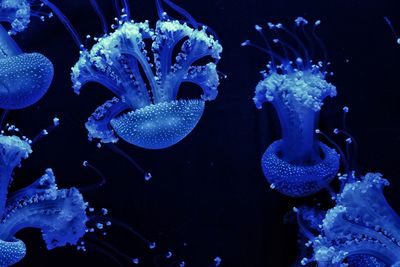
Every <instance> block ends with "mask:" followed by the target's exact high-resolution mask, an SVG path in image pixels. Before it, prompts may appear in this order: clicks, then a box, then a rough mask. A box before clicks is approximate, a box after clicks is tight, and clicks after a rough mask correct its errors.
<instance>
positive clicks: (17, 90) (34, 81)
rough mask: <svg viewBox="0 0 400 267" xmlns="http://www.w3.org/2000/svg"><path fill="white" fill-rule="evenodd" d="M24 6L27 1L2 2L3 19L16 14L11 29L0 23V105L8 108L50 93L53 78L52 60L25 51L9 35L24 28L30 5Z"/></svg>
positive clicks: (0, 7)
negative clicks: (48, 91)
mask: <svg viewBox="0 0 400 267" xmlns="http://www.w3.org/2000/svg"><path fill="white" fill-rule="evenodd" d="M25 5H26V1H12V0H3V1H2V2H0V22H4V21H11V19H10V17H12V14H14V15H15V16H17V18H16V19H15V20H13V21H12V23H11V25H12V30H10V31H9V32H7V31H6V30H5V29H4V27H3V26H1V25H0V51H1V52H0V108H2V109H6V110H9V109H21V108H25V107H27V106H30V105H32V104H34V103H36V102H37V101H39V99H41V98H42V97H43V95H44V94H45V93H46V92H47V90H48V89H49V87H50V84H51V81H52V79H53V72H54V70H53V64H52V63H51V62H50V60H49V59H47V58H46V57H45V56H43V55H42V54H39V53H24V52H23V51H21V49H20V48H19V46H18V45H17V44H16V43H15V42H14V40H13V39H12V38H11V36H10V34H11V33H15V32H16V31H17V29H18V30H22V29H23V28H24V27H25V24H24V23H22V22H21V21H20V20H19V19H21V20H22V17H23V15H24V14H25V12H28V13H29V5H28V7H27V9H26V6H25ZM28 18H29V17H28ZM28 21H29V19H28ZM18 25H19V26H20V27H18ZM22 25H24V27H22ZM13 29H14V30H13Z"/></svg>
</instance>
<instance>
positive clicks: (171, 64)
mask: <svg viewBox="0 0 400 267" xmlns="http://www.w3.org/2000/svg"><path fill="white" fill-rule="evenodd" d="M44 2H46V4H47V5H48V6H49V7H52V8H53V11H54V12H55V13H56V14H57V15H58V16H59V17H60V19H62V20H64V22H65V21H66V18H65V16H64V15H63V14H62V13H60V12H59V10H58V9H56V8H54V5H53V6H52V5H51V4H50V5H49V3H48V1H44ZM93 3H94V2H93ZM166 3H168V4H169V5H170V6H171V7H172V8H174V9H175V10H177V8H178V7H177V6H176V5H175V4H172V3H171V2H170V1H166ZM94 6H95V7H98V6H97V5H96V4H95V3H94ZM157 6H158V11H159V18H160V19H159V21H157V23H156V26H155V29H152V28H151V27H150V26H149V23H148V22H147V21H146V22H143V23H139V22H134V21H132V20H129V19H128V18H129V16H130V15H129V13H128V12H125V13H124V14H123V15H122V16H121V17H120V18H119V20H118V22H117V24H115V25H113V27H112V28H113V29H114V31H113V32H111V33H107V32H106V31H107V29H106V28H105V29H104V31H105V34H104V36H102V37H99V38H94V41H95V44H94V45H93V47H92V48H91V49H90V50H87V49H85V48H84V46H83V45H82V44H81V42H80V41H79V38H77V36H78V35H77V34H76V33H75V32H74V30H73V29H72V27H71V26H70V25H69V26H67V28H68V29H69V30H70V32H71V33H72V35H73V36H74V39H75V41H76V42H77V44H78V45H79V47H80V48H81V49H82V50H81V52H80V58H79V60H78V62H77V63H76V64H75V66H74V67H73V68H72V82H73V87H74V90H75V92H76V93H78V94H79V92H80V90H81V88H82V86H83V85H85V84H86V83H88V82H96V83H99V84H101V85H103V86H104V87H106V88H107V89H109V90H111V91H112V92H113V93H114V94H115V95H116V97H115V98H113V99H112V100H109V101H107V102H106V103H105V104H103V105H102V106H101V107H99V108H98V109H97V110H96V111H95V112H94V113H93V115H92V116H91V117H90V118H89V120H88V122H87V123H86V128H87V129H88V131H89V139H90V140H91V139H99V140H100V141H101V142H103V143H110V142H112V143H115V142H117V141H118V137H121V138H122V139H124V140H125V141H127V142H129V143H131V144H134V145H136V146H140V147H143V148H148V149H161V148H166V147H169V146H172V145H174V144H176V143H177V142H179V141H180V140H182V139H183V138H184V137H185V136H187V135H188V134H189V133H190V132H191V131H192V130H193V128H194V127H195V126H196V124H197V123H198V121H199V120H200V118H201V116H202V114H203V111H204V106H205V101H209V100H213V99H215V97H216V96H217V93H218V91H217V87H218V85H219V77H218V72H217V70H216V63H217V62H218V60H219V59H220V55H221V52H222V46H221V45H220V44H219V42H218V40H216V38H215V37H214V36H213V35H212V34H210V33H209V31H208V28H207V27H206V26H202V24H200V23H197V22H195V21H194V19H193V18H192V17H191V16H190V15H188V14H187V12H185V11H183V10H181V9H179V11H180V12H181V13H182V15H183V16H186V17H188V16H189V18H188V20H189V21H188V22H187V23H185V22H181V21H178V20H174V19H170V18H169V17H168V15H166V13H165V12H164V10H163V9H162V5H161V3H160V2H159V1H158V2H157ZM124 10H125V11H128V10H129V5H127V4H126V3H125V7H124ZM96 11H97V13H100V10H99V9H98V8H96ZM100 17H101V18H103V16H102V15H101V16H100ZM102 21H103V22H104V20H102ZM103 25H104V23H103ZM146 42H147V44H146ZM149 43H151V46H149V45H148V44H149ZM177 46H180V47H177ZM177 48H179V50H180V52H178V53H177V55H174V53H175V52H174V50H176V49H177ZM150 51H151V53H152V55H153V58H152V59H151V58H150ZM203 58H210V60H211V59H212V61H213V62H210V63H207V64H200V65H197V64H196V62H197V61H199V60H200V59H203ZM182 83H192V84H195V85H197V86H200V87H201V88H202V90H203V94H202V95H201V98H199V99H179V97H178V92H179V90H180V88H181V86H182Z"/></svg>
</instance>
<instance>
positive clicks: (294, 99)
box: [242, 17, 339, 197]
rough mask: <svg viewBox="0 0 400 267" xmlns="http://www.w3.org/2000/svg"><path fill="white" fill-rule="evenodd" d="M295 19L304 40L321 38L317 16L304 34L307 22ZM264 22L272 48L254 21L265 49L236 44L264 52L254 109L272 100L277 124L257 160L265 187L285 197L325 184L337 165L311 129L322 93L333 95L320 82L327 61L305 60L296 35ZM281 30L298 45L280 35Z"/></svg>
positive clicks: (323, 80) (327, 85)
mask: <svg viewBox="0 0 400 267" xmlns="http://www.w3.org/2000/svg"><path fill="white" fill-rule="evenodd" d="M295 22H296V27H297V28H301V33H302V34H303V35H304V38H305V39H306V40H308V42H312V40H314V42H316V43H318V44H320V43H321V42H320V39H319V38H318V37H317V36H316V34H315V28H316V27H317V26H318V25H319V24H320V22H319V21H317V22H316V23H315V26H314V29H313V31H312V37H310V36H309V34H308V33H307V29H306V28H305V27H306V26H307V23H308V22H307V21H306V20H305V19H304V18H301V17H300V18H297V19H296V20H295ZM268 27H269V29H270V30H271V31H273V32H275V34H277V35H278V36H277V37H276V38H274V39H273V45H275V46H277V48H276V49H274V50H273V47H272V46H271V44H270V43H269V41H268V40H267V38H266V37H265V36H264V34H263V29H262V27H260V26H258V25H257V26H256V30H257V31H258V32H259V33H260V34H261V35H262V37H263V38H264V40H265V43H266V48H263V47H260V46H258V45H255V44H252V43H251V42H250V41H245V42H244V43H242V46H253V47H256V48H259V49H261V50H262V51H264V52H266V53H267V54H268V55H269V56H270V61H269V62H268V64H267V70H266V71H264V72H262V75H263V80H262V81H260V82H259V83H258V85H257V87H256V90H255V97H254V103H255V104H256V107H257V108H259V109H261V108H262V105H263V103H265V102H270V103H272V105H273V106H274V108H275V110H276V112H277V114H278V117H279V121H280V124H281V132H282V139H280V140H278V141H275V142H274V143H272V144H271V145H270V146H269V147H268V148H267V150H266V151H265V153H264V155H263V157H262V160H261V164H262V169H263V171H264V175H265V177H266V178H267V180H268V182H269V183H270V184H271V188H275V189H277V190H278V191H279V192H281V193H283V194H285V195H288V196H292V197H304V196H308V195H311V194H314V193H316V192H318V191H320V190H321V189H323V188H326V187H327V185H328V184H329V182H330V181H331V180H332V179H333V178H334V177H335V175H336V173H337V171H338V168H339V155H338V153H337V152H336V151H335V150H334V149H331V148H330V147H328V146H327V145H325V144H324V143H322V142H321V141H319V140H318V138H317V137H316V132H315V131H316V125H317V124H318V114H319V112H320V110H321V108H322V105H323V101H324V99H325V98H326V97H328V96H329V97H334V96H336V88H335V86H334V85H332V84H330V83H329V82H327V81H326V76H327V72H326V70H325V68H326V65H328V63H327V62H323V61H318V62H316V61H313V60H312V59H310V57H311V56H313V55H312V54H310V53H309V52H308V50H307V48H306V45H305V43H304V42H303V41H302V40H301V36H300V34H298V35H297V34H296V33H294V32H291V31H289V30H288V29H286V28H285V27H284V26H283V25H282V24H280V23H278V24H272V23H269V24H268ZM281 32H283V33H284V34H285V35H286V36H287V37H288V38H291V39H292V40H293V41H294V42H295V43H296V45H297V46H298V47H299V49H297V47H296V48H295V47H293V46H291V45H290V44H289V43H288V42H286V40H285V39H284V38H281V36H280V35H279V34H280V33H281ZM281 35H282V34H281ZM282 36H283V35H282ZM312 38H313V39H312ZM321 46H322V45H321ZM278 49H279V50H278ZM275 50H278V51H282V53H283V54H284V55H280V54H279V53H278V52H276V51H275ZM322 50H323V49H322Z"/></svg>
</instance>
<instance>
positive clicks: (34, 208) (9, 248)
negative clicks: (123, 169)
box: [0, 135, 88, 266]
mask: <svg viewBox="0 0 400 267" xmlns="http://www.w3.org/2000/svg"><path fill="white" fill-rule="evenodd" d="M31 152H32V149H31V146H30V140H28V139H25V138H24V139H21V138H20V137H18V136H15V135H12V136H6V135H0V170H1V171H0V218H1V221H0V266H10V265H12V264H14V263H17V262H18V261H20V260H21V259H22V258H24V256H25V254H26V247H25V244H24V242H23V241H22V240H19V239H17V238H15V234H16V233H18V232H19V231H20V230H22V229H24V228H37V229H40V230H41V231H42V236H43V239H44V241H45V242H46V245H47V248H48V249H53V248H56V247H61V246H65V245H67V244H76V243H77V242H78V240H79V239H80V238H81V237H82V236H83V235H84V234H85V232H86V222H87V220H88V218H87V216H86V206H87V203H85V202H84V200H83V197H82V194H81V193H80V192H79V190H78V189H76V188H70V189H58V187H57V184H56V183H55V176H54V174H53V171H52V170H51V169H47V170H46V172H45V174H44V175H43V176H42V177H40V178H39V179H38V180H37V181H35V182H34V183H32V184H31V185H29V186H27V187H25V188H22V189H20V190H17V191H15V192H8V188H9V186H10V183H11V180H12V173H13V170H14V169H15V167H17V166H19V165H20V163H21V161H22V159H25V158H27V157H28V156H29V154H30V153H31Z"/></svg>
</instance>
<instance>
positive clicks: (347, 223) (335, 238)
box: [311, 173, 400, 266]
mask: <svg viewBox="0 0 400 267" xmlns="http://www.w3.org/2000/svg"><path fill="white" fill-rule="evenodd" d="M388 185H389V182H388V181H387V180H386V179H384V178H383V177H382V175H381V174H379V173H367V174H366V175H365V176H362V177H360V179H359V180H358V181H353V182H349V183H347V184H346V185H345V187H344V189H343V190H342V192H341V193H340V194H339V195H338V196H337V200H336V206H335V207H333V208H331V209H329V210H328V212H327V213H326V215H325V218H324V219H323V221H322V224H321V228H320V229H319V231H320V235H319V236H318V237H317V238H315V239H314V240H311V243H312V246H313V250H314V257H313V258H314V260H315V261H316V262H317V263H318V264H319V263H322V264H328V266H331V265H329V264H333V265H332V266H335V265H334V264H339V263H342V262H344V261H345V260H346V259H348V260H354V261H357V262H359V263H362V262H363V263H364V265H355V266H395V265H396V264H398V262H399V261H400V235H399V229H400V217H399V216H398V215H397V213H396V212H395V211H394V210H393V209H392V208H391V207H390V205H389V203H388V202H387V200H386V199H385V197H384V195H383V188H384V187H385V186H388ZM361 256H362V257H361ZM357 257H361V258H358V259H357ZM352 258H353V259H352ZM374 262H375V263H378V264H377V265H373V264H374ZM382 264H383V265H382ZM352 266H353V265H352Z"/></svg>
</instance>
